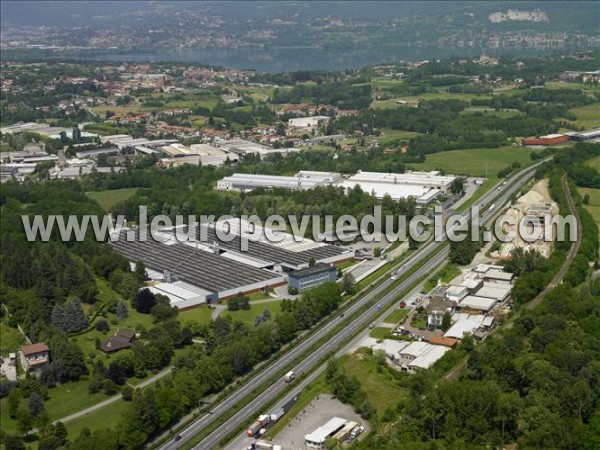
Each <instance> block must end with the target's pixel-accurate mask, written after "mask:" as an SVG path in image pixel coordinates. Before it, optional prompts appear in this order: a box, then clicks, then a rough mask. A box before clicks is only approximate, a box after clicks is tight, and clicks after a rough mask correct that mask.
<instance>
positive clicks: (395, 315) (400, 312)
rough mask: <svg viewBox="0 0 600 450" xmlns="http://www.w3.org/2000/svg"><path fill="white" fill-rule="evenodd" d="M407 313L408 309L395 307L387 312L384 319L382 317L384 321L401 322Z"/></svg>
mask: <svg viewBox="0 0 600 450" xmlns="http://www.w3.org/2000/svg"><path fill="white" fill-rule="evenodd" d="M407 315H408V309H395V310H393V311H392V312H391V313H389V314H388V315H387V316H386V318H385V319H383V321H384V322H386V323H393V324H397V323H400V322H402V321H403V320H404V319H405V318H406V316H407Z"/></svg>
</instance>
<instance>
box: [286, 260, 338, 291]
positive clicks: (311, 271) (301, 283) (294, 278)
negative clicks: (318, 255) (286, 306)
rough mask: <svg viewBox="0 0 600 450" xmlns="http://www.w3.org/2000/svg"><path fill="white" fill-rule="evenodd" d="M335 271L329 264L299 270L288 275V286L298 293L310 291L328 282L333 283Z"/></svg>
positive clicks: (335, 275)
mask: <svg viewBox="0 0 600 450" xmlns="http://www.w3.org/2000/svg"><path fill="white" fill-rule="evenodd" d="M336 277H337V269H336V268H335V266H330V265H329V264H323V263H319V264H315V265H314V266H313V267H307V268H306V269H299V270H294V271H293V272H290V273H289V275H288V286H289V288H290V289H295V290H297V291H298V292H300V291H305V290H307V289H312V288H314V287H317V286H319V285H321V284H323V283H326V282H328V281H335V280H336Z"/></svg>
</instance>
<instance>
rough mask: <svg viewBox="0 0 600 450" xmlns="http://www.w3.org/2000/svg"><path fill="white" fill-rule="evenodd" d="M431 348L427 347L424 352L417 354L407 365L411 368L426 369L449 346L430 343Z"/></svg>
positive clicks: (442, 354)
mask: <svg viewBox="0 0 600 450" xmlns="http://www.w3.org/2000/svg"><path fill="white" fill-rule="evenodd" d="M430 347H431V348H429V349H427V351H426V352H424V353H423V354H421V355H419V356H417V357H416V358H415V359H413V360H412V361H411V362H409V363H408V364H407V365H408V367H411V368H418V369H427V368H429V367H431V366H432V365H433V364H434V363H435V362H436V361H437V360H438V359H440V358H441V357H442V356H444V353H446V352H447V351H448V350H450V348H448V347H444V346H442V345H430Z"/></svg>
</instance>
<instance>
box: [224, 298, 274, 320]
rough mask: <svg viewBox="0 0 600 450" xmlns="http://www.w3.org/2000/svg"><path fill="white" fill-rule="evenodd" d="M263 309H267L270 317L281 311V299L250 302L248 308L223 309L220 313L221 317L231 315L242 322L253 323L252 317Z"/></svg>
mask: <svg viewBox="0 0 600 450" xmlns="http://www.w3.org/2000/svg"><path fill="white" fill-rule="evenodd" d="M265 309H268V310H269V311H270V313H271V317H275V314H277V313H278V312H280V311H281V300H273V301H270V302H265V303H258V304H252V303H250V309H248V310H241V309H240V310H238V311H225V312H223V313H222V314H221V317H225V316H231V317H232V318H233V319H236V320H241V321H242V322H245V323H249V324H254V318H255V317H256V316H257V315H259V314H262V313H263V311H264V310H265Z"/></svg>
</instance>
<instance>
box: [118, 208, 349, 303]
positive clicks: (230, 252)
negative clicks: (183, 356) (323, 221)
mask: <svg viewBox="0 0 600 450" xmlns="http://www.w3.org/2000/svg"><path fill="white" fill-rule="evenodd" d="M232 222H233V223H235V222H237V223H238V225H237V228H236V227H235V226H233V225H232ZM225 227H226V228H227V231H228V232H229V233H231V235H232V237H233V240H230V241H227V242H225V241H223V240H220V239H219V238H218V235H217V228H220V229H221V230H224V229H225ZM221 230H219V231H221ZM187 231H188V230H187V229H184V228H180V229H175V228H172V229H164V230H161V232H160V233H159V236H160V238H161V239H160V241H159V240H154V239H153V238H152V237H151V236H150V233H148V239H147V240H145V241H140V239H139V235H138V234H137V232H134V231H132V230H123V231H121V234H120V236H119V239H117V240H113V241H111V242H110V245H112V247H113V248H114V250H115V251H116V252H117V253H119V254H121V255H122V256H124V257H125V258H127V259H128V260H129V261H130V262H131V263H132V264H135V263H137V262H138V261H141V262H142V263H144V266H145V267H146V270H147V273H148V276H149V277H150V278H151V279H152V280H154V281H153V282H152V283H151V286H150V290H151V291H152V292H154V293H157V294H163V295H166V296H167V297H169V299H170V300H171V305H173V306H177V307H178V308H179V309H185V308H191V307H195V306H198V305H202V304H205V303H214V302H216V301H217V300H223V299H227V298H230V297H233V296H235V295H236V294H238V293H240V292H242V293H245V294H249V293H252V292H257V291H260V290H265V289H267V288H273V287H277V286H283V285H285V284H287V274H288V272H292V271H294V270H299V269H303V268H306V267H308V266H309V263H310V261H311V260H312V259H314V260H315V261H316V262H317V263H323V264H335V263H339V262H342V261H346V260H348V259H350V258H352V257H353V252H352V251H351V250H348V249H345V248H342V247H337V246H333V245H328V244H323V243H319V242H315V241H312V240H310V239H305V238H301V239H295V238H294V237H292V235H289V234H288V233H283V232H279V235H280V237H281V238H282V239H281V241H280V242H273V243H272V242H270V241H268V240H267V239H266V238H265V237H264V233H261V235H262V238H261V240H260V241H259V242H252V241H250V240H249V238H248V236H247V234H248V233H249V226H248V224H247V223H245V222H244V223H240V221H239V220H236V221H223V222H217V223H214V224H211V225H202V226H200V227H198V229H197V235H198V236H197V240H196V241H193V240H192V241H190V240H189V239H188V240H186V238H185V236H184V234H185V233H187ZM128 233H130V234H133V236H132V237H133V239H130V240H129V241H128V239H127V236H128ZM176 233H178V234H177V236H176ZM236 233H237V234H236ZM276 234H277V232H276ZM244 237H245V238H248V241H247V245H248V248H247V250H242V247H241V245H242V240H243V238H244ZM201 238H202V241H201V240H200V239H201Z"/></svg>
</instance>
